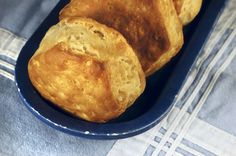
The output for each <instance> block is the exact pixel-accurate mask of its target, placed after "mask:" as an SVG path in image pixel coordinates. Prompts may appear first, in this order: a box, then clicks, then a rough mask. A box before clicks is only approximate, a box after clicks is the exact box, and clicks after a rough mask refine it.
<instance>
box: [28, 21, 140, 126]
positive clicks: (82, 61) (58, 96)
mask: <svg viewBox="0 0 236 156" xmlns="http://www.w3.org/2000/svg"><path fill="white" fill-rule="evenodd" d="M28 72H29V77H30V80H31V82H32V84H33V85H34V87H35V88H36V89H37V90H38V91H39V93H40V94H41V95H42V96H43V97H44V98H45V99H47V100H49V101H51V102H53V103H54V104H55V105H57V106H59V107H61V108H62V109H64V110H66V111H68V112H70V113H72V114H74V115H76V116H78V117H80V118H82V119H85V120H88V121H92V122H106V121H108V120H110V119H113V118H116V117H118V116H119V115H120V114H121V113H123V112H124V111H125V110H126V109H127V108H128V107H129V106H130V105H132V104H133V102H134V101H135V100H136V99H137V98H138V97H139V96H140V94H141V93H142V92H143V90H144V88H145V75H144V73H143V71H142V68H141V65H140V63H139V61H138V58H137V56H136V55H135V52H134V51H133V49H132V48H131V47H130V45H129V44H128V43H127V41H126V40H125V38H124V37H123V36H122V35H121V34H120V33H119V32H117V31H115V30H114V29H112V28H108V27H107V26H105V25H102V24H100V23H98V22H96V21H94V20H92V19H87V18H65V19H63V20H62V21H60V22H59V23H58V24H57V25H54V26H53V27H51V28H50V29H49V31H48V32H47V33H46V35H45V37H44V38H43V40H42V42H41V44H40V46H39V48H38V50H37V51H36V53H35V54H34V55H33V57H32V58H31V60H30V61H29V64H28Z"/></svg>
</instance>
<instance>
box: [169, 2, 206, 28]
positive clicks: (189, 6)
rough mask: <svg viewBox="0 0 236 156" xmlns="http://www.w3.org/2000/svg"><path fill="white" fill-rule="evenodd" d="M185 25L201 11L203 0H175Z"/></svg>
mask: <svg viewBox="0 0 236 156" xmlns="http://www.w3.org/2000/svg"><path fill="white" fill-rule="evenodd" d="M173 2H174V5H175V8H176V11H177V13H178V15H179V18H180V20H181V22H182V24H183V25H187V24H188V23H190V22H191V21H192V20H193V19H194V18H195V17H196V16H197V14H198V13H199V11H200V9H201V6H202V0H173Z"/></svg>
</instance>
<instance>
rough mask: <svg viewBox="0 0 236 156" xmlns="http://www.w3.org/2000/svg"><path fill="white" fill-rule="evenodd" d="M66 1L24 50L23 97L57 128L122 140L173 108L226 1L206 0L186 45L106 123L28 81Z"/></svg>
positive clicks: (19, 79) (20, 66)
mask: <svg viewBox="0 0 236 156" xmlns="http://www.w3.org/2000/svg"><path fill="white" fill-rule="evenodd" d="M67 3H68V0H62V1H60V2H59V3H58V5H57V6H56V7H55V8H54V10H53V11H52V12H51V13H50V15H49V16H48V17H47V18H46V19H45V21H44V22H43V23H42V24H41V25H40V27H39V28H38V29H37V31H36V32H35V33H34V34H33V36H32V37H31V38H30V39H29V40H28V42H27V43H26V44H25V46H24V47H23V49H22V51H21V53H20V55H19V57H18V60H17V63H16V69H15V80H16V85H17V87H18V91H19V94H20V97H21V99H22V100H23V103H24V104H25V105H26V107H27V108H28V109H29V110H30V111H31V112H32V113H33V114H34V115H35V116H36V117H37V118H39V119H40V120H41V121H43V122H44V123H46V124H47V125H49V126H51V127H53V128H55V129H57V130H60V131H63V132H65V133H68V134H72V135H75V136H81V137H86V138H92V139H120V138H126V137H131V136H134V135H137V134H140V133H142V132H144V131H146V130H148V129H150V128H152V127H153V126H155V125H156V124H157V123H159V122H160V121H161V119H163V117H165V116H166V114H167V113H168V112H169V111H170V109H171V108H172V106H173V100H174V98H175V96H176V95H177V93H178V91H179V89H180V87H181V85H182V83H183V81H184V79H185V77H186V75H187V73H188V71H189V69H190V67H191V65H192V64H193V62H194V60H195V58H196V56H197V55H198V53H199V51H200V50H201V48H202V46H203V44H204V42H205V40H206V39H207V36H208V34H209V32H210V30H211V27H212V26H213V24H214V21H215V19H216V18H217V15H218V13H219V11H220V10H221V8H222V7H223V4H224V1H223V0H214V1H213V0H208V1H204V4H203V7H202V9H201V12H200V14H199V15H198V17H197V18H196V19H195V20H194V21H193V22H192V23H191V24H190V25H188V26H187V27H186V28H185V30H184V34H185V44H184V46H183V48H182V50H181V52H180V53H179V54H178V55H177V56H176V57H175V58H174V59H172V60H171V61H170V62H169V63H168V64H167V65H165V67H163V68H162V69H161V70H159V71H158V72H156V73H155V74H154V75H152V76H150V77H149V78H148V79H147V86H146V89H145V91H144V93H143V94H142V95H141V96H140V97H139V98H138V99H137V100H136V102H135V103H134V104H133V105H132V106H131V107H130V108H129V109H128V110H127V111H126V112H125V113H124V114H122V115H121V116H120V117H119V118H117V119H115V120H112V121H110V122H108V123H104V124H97V123H91V122H87V121H84V120H81V119H79V118H76V117H74V116H72V115H70V114H68V113H66V112H64V111H63V110H61V109H60V108H58V107H56V106H55V105H53V104H52V103H50V102H49V101H47V100H45V99H44V98H42V97H41V96H40V94H39V93H38V92H37V91H36V90H35V88H34V87H33V85H32V84H31V82H30V80H29V76H28V70H27V65H28V62H29V60H30V58H31V57H32V55H33V54H34V52H35V51H36V49H37V48H38V46H39V43H40V41H41V40H42V38H43V37H44V35H45V33H46V32H47V30H48V29H49V28H50V27H51V26H52V25H54V24H56V23H57V22H58V21H59V20H58V14H59V12H60V10H61V9H62V8H63V7H64V6H65V5H66V4H67Z"/></svg>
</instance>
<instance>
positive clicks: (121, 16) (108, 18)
mask: <svg viewBox="0 0 236 156" xmlns="http://www.w3.org/2000/svg"><path fill="white" fill-rule="evenodd" d="M76 16H79V17H89V18H93V19H95V20H96V21H98V22H100V23H103V24H106V25H108V26H110V27H113V28H115V29H116V30H118V31H119V32H120V33H121V34H122V35H124V37H125V38H126V39H127V40H128V42H129V43H130V44H131V46H132V47H133V48H134V50H135V51H136V54H137V56H138V58H139V60H140V62H141V65H142V68H143V70H144V72H145V74H146V75H147V76H148V75H150V74H152V73H153V72H155V71H156V70H158V69H160V68H161V67H162V66H163V65H164V64H166V63H167V62H168V61H169V60H170V59H171V58H172V57H173V56H174V55H175V54H176V53H177V52H178V51H179V49H180V48H179V47H181V46H182V44H183V39H182V27H181V23H180V22H179V19H178V17H177V14H176V12H175V9H174V5H173V3H172V1H171V0H165V1H156V0H140V1H137V0H123V1H120V0H72V1H71V2H70V3H69V4H68V5H67V6H66V7H65V8H64V9H63V10H62V11H61V13H60V19H63V18H65V17H76ZM169 19H171V22H169V21H168V20H169ZM167 24H168V25H169V24H172V26H171V27H170V26H168V25H167ZM176 35H179V36H180V37H176ZM173 50H174V52H173ZM163 56H165V58H164V59H163Z"/></svg>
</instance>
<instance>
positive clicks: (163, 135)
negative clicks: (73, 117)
mask: <svg viewBox="0 0 236 156" xmlns="http://www.w3.org/2000/svg"><path fill="white" fill-rule="evenodd" d="M235 4H236V0H229V2H228V3H227V5H226V8H225V9H224V11H223V13H222V14H221V16H220V18H219V20H218V22H217V24H216V26H215V27H214V29H213V31H212V33H211V35H210V37H209V39H208V41H207V43H206V44H205V46H204V48H203V49H202V50H201V52H200V54H199V56H198V58H197V59H196V61H195V63H194V65H193V67H192V68H191V70H190V71H189V74H188V77H187V79H186V80H185V83H184V84H183V86H182V88H181V89H180V91H179V93H178V96H176V99H175V101H174V104H175V105H174V107H173V109H172V110H171V112H170V113H169V114H168V116H167V117H166V118H164V119H163V120H162V121H161V123H159V124H158V125H157V126H155V127H154V128H152V129H150V130H149V131H147V132H145V133H143V134H140V135H137V136H134V137H131V138H127V139H122V140H116V141H93V140H86V139H81V138H76V137H74V136H69V135H67V134H63V133H61V132H57V131H55V130H53V129H51V128H48V127H47V126H46V125H43V124H42V125H41V123H40V122H38V121H37V120H36V119H35V118H33V117H31V116H30V113H26V112H27V110H26V108H23V107H20V106H18V105H17V103H16V104H15V105H14V107H16V108H15V109H18V108H19V107H20V108H19V109H20V111H19V112H18V113H22V114H24V116H21V115H17V114H16V113H14V116H11V115H9V114H10V113H12V112H11V109H10V108H9V109H8V111H1V110H4V108H5V107H8V105H5V103H4V100H2V99H3V98H2V96H5V94H4V93H5V92H6V91H8V92H9V91H11V90H7V89H6V88H5V86H4V85H2V84H3V83H5V82H8V81H6V80H8V79H9V80H11V81H12V83H14V67H15V63H16V59H17V56H18V54H19V52H20V50H21V48H22V47H23V46H24V44H25V43H26V41H27V39H25V38H22V37H18V36H16V35H14V34H13V33H11V32H10V31H8V30H6V29H3V28H0V140H1V141H0V155H107V156H120V155H122V156H157V155H158V156H164V155H166V156H170V155H174V156H178V155H184V156H193V155H195V156H216V155H219V156H234V155H235V156H236V148H235V147H236V120H235V119H234V118H235V114H236V57H235V55H236V5H235ZM12 89H15V88H14V87H13V88H12ZM12 92H14V91H13V90H12ZM1 98H2V99H1ZM14 98H15V101H18V104H19V103H20V99H18V98H16V97H14ZM5 100H7V99H5ZM1 102H2V103H1ZM12 105H13V104H12ZM15 116H16V117H15ZM25 116H27V117H25ZM9 118H14V120H17V121H18V122H17V123H14V121H11V119H9ZM19 127H21V128H19ZM37 130H38V131H37ZM13 131H14V133H13ZM22 131H24V132H23V133H25V134H24V135H23V134H22ZM35 131H36V132H35ZM20 135H22V137H20ZM40 135H41V136H40ZM43 136H45V137H43ZM22 138H24V139H25V140H24V141H22ZM34 138H36V139H35V140H34ZM22 142H23V143H22ZM22 145H24V146H22ZM67 149H68V150H67Z"/></svg>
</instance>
